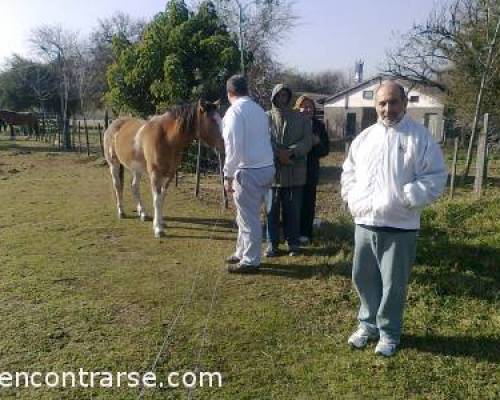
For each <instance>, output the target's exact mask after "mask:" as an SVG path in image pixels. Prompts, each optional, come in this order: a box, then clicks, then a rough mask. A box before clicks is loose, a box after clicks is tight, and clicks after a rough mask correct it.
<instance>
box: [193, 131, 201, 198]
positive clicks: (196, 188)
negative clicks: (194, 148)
mask: <svg viewBox="0 0 500 400" xmlns="http://www.w3.org/2000/svg"><path fill="white" fill-rule="evenodd" d="M200 162H201V140H200V139H198V156H197V157H196V186H195V188H194V195H195V196H196V197H198V196H199V194H200V165H201V164H200Z"/></svg>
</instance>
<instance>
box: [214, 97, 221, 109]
mask: <svg viewBox="0 0 500 400" xmlns="http://www.w3.org/2000/svg"><path fill="white" fill-rule="evenodd" d="M220 103H221V101H220V99H218V100H215V101H214V102H213V105H214V106H215V107H216V108H217V109H219V108H220Z"/></svg>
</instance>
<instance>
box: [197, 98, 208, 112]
mask: <svg viewBox="0 0 500 400" xmlns="http://www.w3.org/2000/svg"><path fill="white" fill-rule="evenodd" d="M198 110H200V111H201V112H202V113H204V112H206V111H207V103H206V102H205V100H203V99H200V100H198Z"/></svg>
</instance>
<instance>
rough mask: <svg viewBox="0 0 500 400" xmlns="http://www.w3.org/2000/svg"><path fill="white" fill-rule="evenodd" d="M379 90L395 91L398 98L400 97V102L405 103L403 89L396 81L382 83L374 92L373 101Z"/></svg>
mask: <svg viewBox="0 0 500 400" xmlns="http://www.w3.org/2000/svg"><path fill="white" fill-rule="evenodd" d="M381 89H384V90H391V91H397V92H398V93H399V96H400V97H401V100H403V101H404V102H405V101H406V99H407V97H406V92H405V88H404V87H403V86H402V85H400V84H399V83H397V82H396V81H392V80H389V81H385V82H384V83H382V84H381V85H380V86H379V87H378V88H377V90H376V91H375V99H376V98H377V95H378V93H379V91H380V90H381Z"/></svg>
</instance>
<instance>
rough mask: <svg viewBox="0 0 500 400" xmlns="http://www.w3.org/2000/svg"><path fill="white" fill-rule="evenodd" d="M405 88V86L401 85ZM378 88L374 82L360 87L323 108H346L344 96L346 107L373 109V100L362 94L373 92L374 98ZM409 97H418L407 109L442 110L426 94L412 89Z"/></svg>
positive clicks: (435, 99) (434, 100)
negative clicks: (365, 97) (430, 108)
mask: <svg viewBox="0 0 500 400" xmlns="http://www.w3.org/2000/svg"><path fill="white" fill-rule="evenodd" d="M403 86H405V85H403ZM378 87H379V83H378V81H377V82H374V83H372V84H369V85H366V86H361V87H360V88H358V89H356V90H355V91H353V92H350V93H348V95H345V96H342V97H341V98H339V99H337V100H335V101H333V102H331V103H327V104H325V108H327V107H341V108H345V107H346V104H345V102H346V96H348V107H353V108H357V107H374V105H375V100H374V99H372V100H367V99H364V98H363V92H364V91H370V90H371V91H373V96H374V97H375V91H376V90H377V88H378ZM405 89H406V90H408V87H407V86H405ZM411 96H419V100H418V102H417V103H410V102H408V108H428V107H432V108H436V107H438V108H444V106H443V104H442V103H441V102H440V101H439V99H437V98H436V97H432V96H429V95H426V94H423V93H422V92H420V91H419V90H418V89H416V88H414V89H412V90H411V91H410V92H409V93H408V98H410V97H411Z"/></svg>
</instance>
